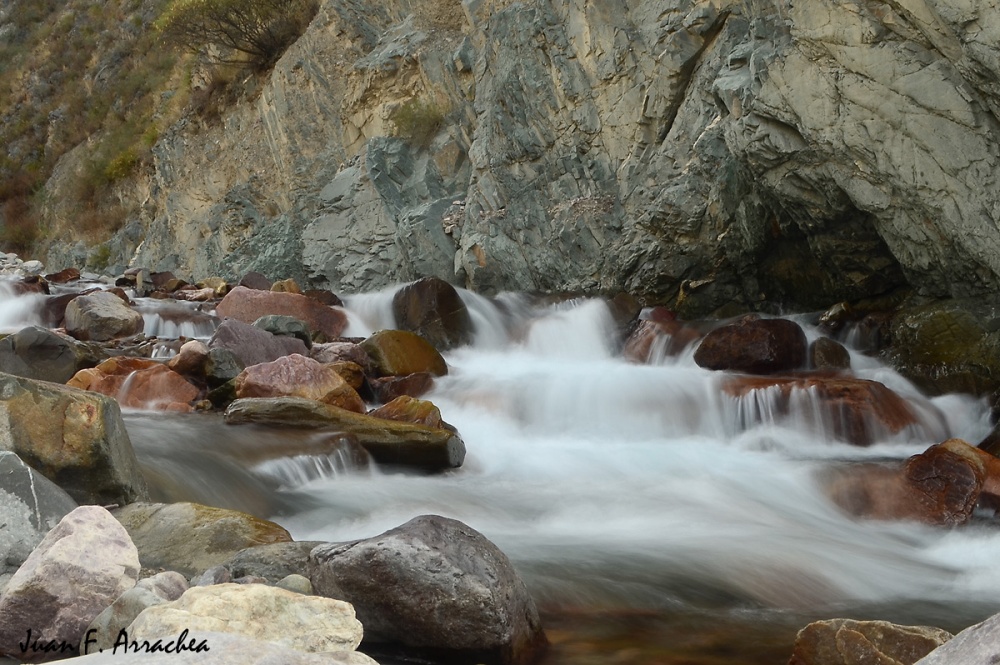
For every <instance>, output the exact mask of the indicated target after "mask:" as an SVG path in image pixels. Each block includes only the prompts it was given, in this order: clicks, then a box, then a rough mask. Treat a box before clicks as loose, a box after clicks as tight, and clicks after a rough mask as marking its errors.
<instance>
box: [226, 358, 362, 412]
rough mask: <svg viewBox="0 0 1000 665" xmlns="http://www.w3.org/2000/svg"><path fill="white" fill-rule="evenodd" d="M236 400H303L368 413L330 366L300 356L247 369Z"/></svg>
mask: <svg viewBox="0 0 1000 665" xmlns="http://www.w3.org/2000/svg"><path fill="white" fill-rule="evenodd" d="M236 396H237V397H238V398H245V397H303V398H305V399H312V400H316V401H319V402H324V403H326V404H332V405H334V406H339V407H340V408H342V409H348V410H350V411H355V412H357V413H365V411H366V410H367V409H366V408H365V403H364V401H362V399H361V397H360V396H359V395H358V393H357V391H355V390H354V389H353V388H352V387H351V386H349V385H348V384H347V382H346V381H344V379H343V378H341V376H340V375H339V374H337V372H335V371H334V370H332V369H331V368H330V367H329V366H328V365H321V364H320V363H318V362H316V361H315V360H313V359H312V358H307V357H305V356H301V355H298V354H292V355H290V356H284V357H282V358H278V359H277V360H275V361H273V362H269V363H261V364H260V365H252V366H250V367H247V368H246V369H245V370H243V372H241V373H240V375H239V376H238V377H236Z"/></svg>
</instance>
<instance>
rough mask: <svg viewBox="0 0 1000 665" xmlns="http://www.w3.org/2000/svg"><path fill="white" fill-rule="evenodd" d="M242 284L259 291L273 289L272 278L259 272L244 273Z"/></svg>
mask: <svg viewBox="0 0 1000 665" xmlns="http://www.w3.org/2000/svg"><path fill="white" fill-rule="evenodd" d="M239 285H240V286H245V287H246V288H248V289H256V290H257V291H270V290H271V280H269V279H268V278H267V277H264V275H262V274H260V273H259V272H248V273H247V274H245V275H243V278H242V279H241V280H240V283H239Z"/></svg>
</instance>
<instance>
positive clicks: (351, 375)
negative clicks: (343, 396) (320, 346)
mask: <svg viewBox="0 0 1000 665" xmlns="http://www.w3.org/2000/svg"><path fill="white" fill-rule="evenodd" d="M325 367H328V368H330V369H331V370H333V371H334V372H336V373H337V374H338V375H339V376H340V378H342V379H343V380H344V381H345V382H346V383H347V385H349V386H350V387H351V388H353V389H354V390H358V391H360V390H362V389H363V388H364V385H365V381H366V380H367V378H368V377H366V376H365V370H364V368H362V367H361V365H358V364H357V363H352V362H336V363H326V365H325Z"/></svg>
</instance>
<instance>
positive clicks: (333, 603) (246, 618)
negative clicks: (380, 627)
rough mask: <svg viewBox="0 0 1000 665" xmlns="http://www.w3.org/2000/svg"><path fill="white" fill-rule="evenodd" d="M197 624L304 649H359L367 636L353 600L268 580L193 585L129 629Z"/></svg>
mask: <svg viewBox="0 0 1000 665" xmlns="http://www.w3.org/2000/svg"><path fill="white" fill-rule="evenodd" d="M193 627H197V628H198V630H207V631H212V632H219V633H235V634H237V635H243V636H245V637H251V638H254V639H260V640H264V641H266V642H272V643H274V644H279V645H281V646H283V647H285V648H286V649H291V650H294V651H304V652H337V651H354V650H355V649H357V648H358V645H359V644H360V643H361V637H362V627H361V623H360V622H359V621H358V620H357V619H356V618H355V616H354V609H353V608H352V607H351V606H350V605H349V604H348V603H345V602H343V601H341V600H335V599H332V598H323V597H320V596H305V595H302V594H300V593H294V592H292V591H287V590H285V589H279V588H277V587H272V586H266V585H263V584H215V585H211V586H197V587H191V588H190V589H188V590H187V591H185V592H184V595H182V596H181V597H180V598H178V599H177V600H175V601H172V602H169V603H163V604H159V605H155V606H152V607H149V608H148V609H146V610H143V612H142V613H141V614H140V615H139V616H138V617H136V619H135V621H133V622H132V624H131V625H130V626H129V627H128V634H129V639H136V640H150V641H153V640H154V639H155V638H158V637H162V638H168V637H175V636H177V635H178V634H179V633H180V632H181V631H182V630H184V629H185V628H187V629H190V628H193Z"/></svg>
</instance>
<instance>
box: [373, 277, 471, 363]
mask: <svg viewBox="0 0 1000 665" xmlns="http://www.w3.org/2000/svg"><path fill="white" fill-rule="evenodd" d="M392 313H393V315H394V316H395V317H396V326H397V327H398V328H400V329H401V330H409V331H410V332H414V333H417V334H418V335H420V336H421V337H423V338H424V339H426V340H427V341H428V342H430V343H431V344H432V345H434V347H436V348H438V349H440V350H442V351H447V350H449V349H453V348H455V347H456V346H462V345H465V344H470V343H471V342H472V338H473V335H474V333H475V330H474V329H473V326H472V317H471V316H470V315H469V310H468V309H467V308H466V306H465V303H464V302H463V301H462V298H461V296H459V295H458V291H456V290H455V287H453V286H452V285H451V284H449V283H448V282H446V281H444V280H443V279H438V278H437V277H425V278H423V279H420V280H417V281H416V282H413V283H412V284H407V285H406V286H404V287H403V288H401V289H399V290H398V291H397V292H396V294H395V295H394V296H393V298H392Z"/></svg>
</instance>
